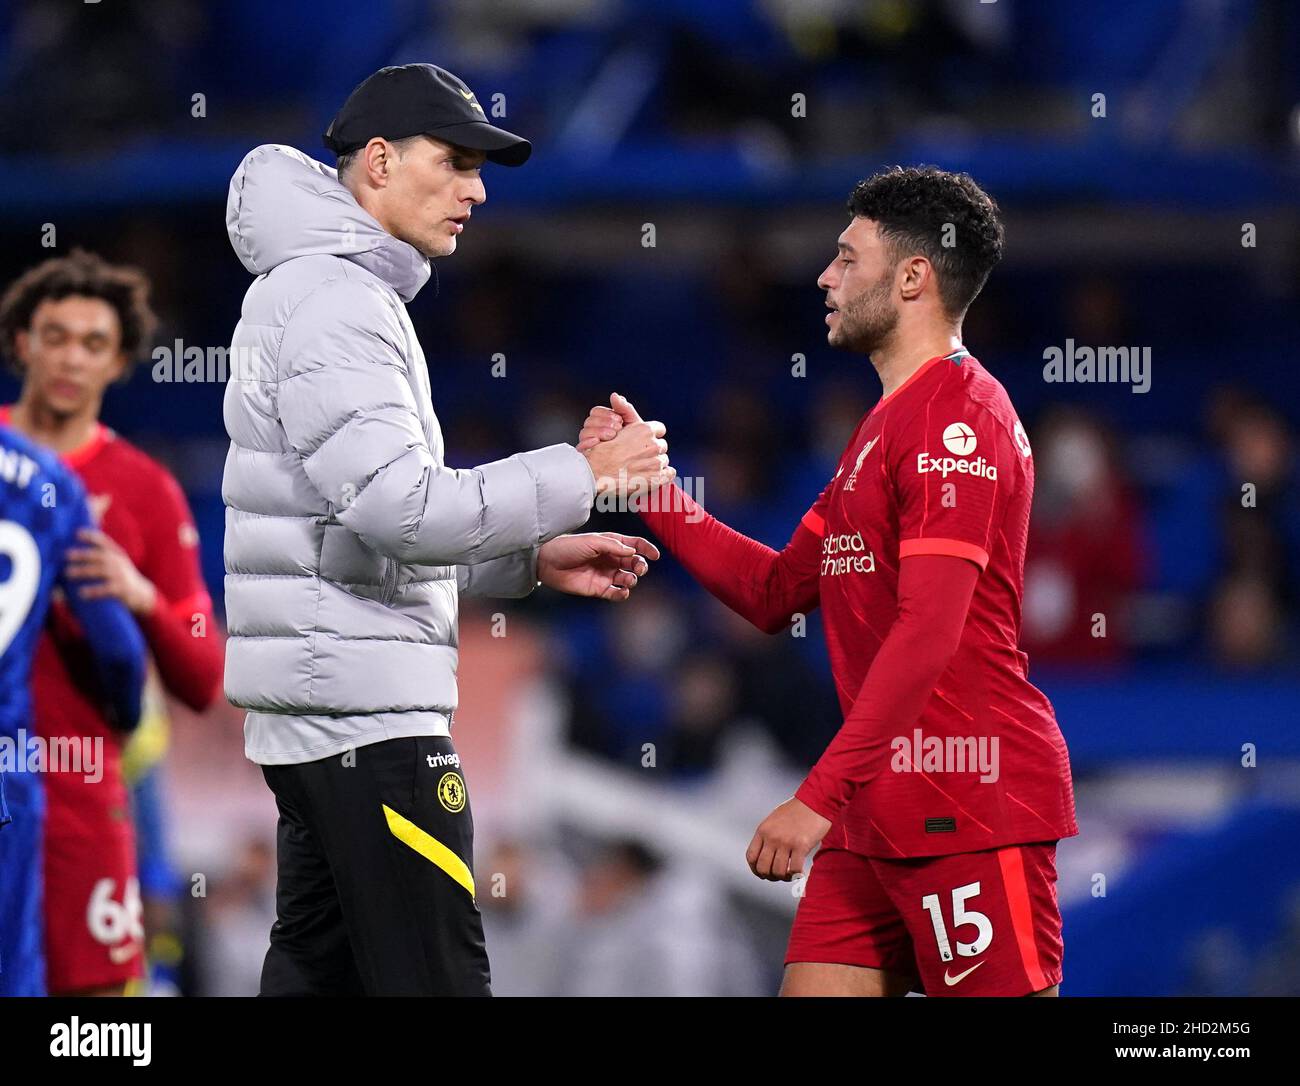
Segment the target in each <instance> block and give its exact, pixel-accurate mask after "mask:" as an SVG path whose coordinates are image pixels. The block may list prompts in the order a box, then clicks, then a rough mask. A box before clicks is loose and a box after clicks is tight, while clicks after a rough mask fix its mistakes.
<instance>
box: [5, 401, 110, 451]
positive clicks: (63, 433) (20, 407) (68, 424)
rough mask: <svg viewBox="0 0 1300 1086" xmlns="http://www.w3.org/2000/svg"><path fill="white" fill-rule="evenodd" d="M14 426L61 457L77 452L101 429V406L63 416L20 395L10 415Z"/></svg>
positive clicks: (11, 423)
mask: <svg viewBox="0 0 1300 1086" xmlns="http://www.w3.org/2000/svg"><path fill="white" fill-rule="evenodd" d="M9 422H10V425H12V426H13V428H14V429H15V430H17V431H18V432H19V433H21V434H25V435H26V436H27V437H30V438H31V439H32V440H33V441H35V442H36V443H37V444H38V445H44V446H45V447H46V448H47V449H50V450H52V451H54V452H56V453H58V454H59V455H60V456H66V455H67V454H68V453H70V452H76V450H77V449H79V448H81V447H82V446H83V445H85V444H86V442H88V441H90V439H91V438H93V437H94V436H95V433H96V431H97V430H98V429H99V405H98V404H95V405H92V406H90V407H87V408H86V409H84V410H82V411H78V412H77V413H76V414H73V415H61V414H58V413H57V412H54V411H51V410H50V409H49V408H48V407H46V406H45V405H44V404H42V403H40V402H39V401H37V400H34V399H31V398H29V397H26V396H23V397H20V398H19V400H18V402H17V403H16V404H14V406H13V410H12V411H11V412H10V415H9Z"/></svg>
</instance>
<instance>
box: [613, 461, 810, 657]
mask: <svg viewBox="0 0 1300 1086" xmlns="http://www.w3.org/2000/svg"><path fill="white" fill-rule="evenodd" d="M830 489H831V488H830V485H829V484H828V485H827V487H826V489H825V490H823V491H822V493H821V496H820V497H819V498H818V499H817V501H816V502H814V503H813V506H812V508H811V509H809V510H808V512H807V513H805V514H804V515H803V519H802V520H801V521H800V523H799V524H798V525H796V526H795V530H794V534H793V535H792V536H791V537H790V542H789V543H787V544H786V545H785V546H784V547H783V548H782V549H781V550H779V551H774V550H773V549H772V548H771V547H767V546H764V545H763V544H762V543H759V542H758V541H757V540H753V539H750V538H749V537H748V536H746V535H741V534H740V533H739V532H737V531H735V530H734V529H732V528H729V527H728V526H727V525H725V524H723V523H722V522H721V521H720V520H717V519H716V518H714V517H712V516H710V515H709V514H708V513H706V512H705V511H704V508H703V507H702V506H701V505H699V504H698V503H697V502H696V501H695V500H694V499H693V498H692V497H691V496H690V495H689V494H687V493H686V492H685V491H683V490H682V489H681V488H680V487H678V486H675V485H674V486H671V487H663V488H661V489H660V490H658V491H657V492H656V493H655V494H653V495H651V496H650V498H649V499H648V500H646V501H643V503H642V508H641V509H639V510H638V512H639V513H640V515H641V519H642V520H644V521H645V523H646V525H647V527H649V528H650V530H651V531H653V532H654V533H655V535H657V536H658V537H659V540H660V542H662V543H663V545H664V546H665V547H666V548H667V549H668V550H669V551H671V552H672V553H673V555H674V556H675V557H676V558H677V560H678V561H679V562H681V563H682V565H683V566H685V567H686V570H687V572H689V573H690V574H691V576H692V577H694V578H695V579H696V581H698V582H699V584H700V586H701V587H703V588H705V589H707V590H708V591H709V592H710V593H712V594H713V595H714V596H715V597H716V598H717V599H718V600H720V601H721V602H722V603H724V604H726V605H727V606H728V607H730V608H731V609H732V610H733V611H735V612H736V613H737V614H738V615H740V616H741V617H743V618H745V619H747V620H748V621H750V622H752V623H753V624H754V625H755V626H757V627H758V628H759V629H761V630H763V631H764V632H765V633H776V632H778V631H779V630H782V629H784V628H786V627H787V626H788V625H789V623H790V620H791V618H792V617H793V616H794V614H795V613H796V612H807V611H811V610H812V609H813V608H815V607H816V606H817V604H818V585H819V578H820V575H821V566H820V560H821V546H822V543H821V540H822V536H823V535H825V532H826V525H825V518H824V511H825V508H826V503H827V501H828V500H829V495H830Z"/></svg>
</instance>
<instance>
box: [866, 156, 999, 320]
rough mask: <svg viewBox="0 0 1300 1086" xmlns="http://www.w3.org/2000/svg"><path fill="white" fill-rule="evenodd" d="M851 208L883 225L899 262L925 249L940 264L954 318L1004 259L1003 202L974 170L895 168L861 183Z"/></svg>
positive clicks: (941, 289) (942, 294)
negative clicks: (977, 178) (979, 181)
mask: <svg viewBox="0 0 1300 1086" xmlns="http://www.w3.org/2000/svg"><path fill="white" fill-rule="evenodd" d="M848 211H849V214H850V215H852V216H854V217H856V218H861V219H870V220H871V221H872V222H876V223H879V224H880V236H881V238H882V239H883V240H885V241H886V242H888V243H889V245H890V247H891V249H892V251H893V254H894V258H895V260H900V259H902V258H903V257H905V256H909V255H912V254H916V253H919V254H920V255H921V256H924V257H925V258H926V259H927V260H929V261H930V263H931V264H932V265H934V268H935V270H936V271H937V272H938V273H939V297H940V298H941V299H942V301H943V306H944V309H945V310H946V311H947V313H948V315H949V316H950V317H953V318H954V319H960V318H961V317H962V316H963V315H964V314H965V312H966V310H967V309H968V308H969V307H970V304H971V302H973V301H974V300H975V297H976V295H978V294H979V292H980V290H981V289H982V288H983V286H984V282H985V280H987V279H988V277H989V272H991V271H992V270H993V268H994V265H996V264H997V262H998V261H999V260H1001V259H1002V240H1003V234H1002V218H1001V216H1000V215H999V213H998V205H997V204H996V203H995V202H994V200H993V198H992V197H991V196H990V195H989V194H988V193H987V192H985V191H984V190H983V189H982V188H980V187H979V185H977V184H976V183H975V181H974V179H973V178H971V176H970V175H969V174H965V173H949V172H948V171H947V170H941V169H939V168H938V167H937V166H907V167H904V166H894V167H891V168H890V169H888V170H882V171H881V172H880V173H877V174H874V175H872V176H871V177H868V178H867V179H866V180H865V181H859V182H858V183H857V184H856V185H855V186H854V188H853V192H852V193H850V194H849V202H848ZM945 228H947V229H945ZM945 242H946V244H945Z"/></svg>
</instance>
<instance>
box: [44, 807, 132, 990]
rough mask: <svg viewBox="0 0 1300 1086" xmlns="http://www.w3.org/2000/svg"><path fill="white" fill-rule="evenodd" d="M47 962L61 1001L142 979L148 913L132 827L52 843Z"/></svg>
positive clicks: (48, 858) (47, 872)
mask: <svg viewBox="0 0 1300 1086" xmlns="http://www.w3.org/2000/svg"><path fill="white" fill-rule="evenodd" d="M45 957H46V980H47V985H48V987H49V990H50V992H51V993H52V994H56V995H57V994H59V993H66V992H76V991H80V990H82V989H86V988H102V987H107V986H110V985H117V984H121V983H123V982H125V981H128V980H131V979H133V978H136V977H139V976H141V975H142V974H143V968H142V965H143V957H144V924H143V906H142V904H141V901H140V882H139V880H138V878H137V877H136V869H135V838H134V835H133V833H132V831H131V828H130V826H129V824H128V825H121V826H107V827H104V829H103V830H102V831H101V832H98V833H95V834H68V835H65V836H62V837H53V836H50V835H47V837H46V841H45Z"/></svg>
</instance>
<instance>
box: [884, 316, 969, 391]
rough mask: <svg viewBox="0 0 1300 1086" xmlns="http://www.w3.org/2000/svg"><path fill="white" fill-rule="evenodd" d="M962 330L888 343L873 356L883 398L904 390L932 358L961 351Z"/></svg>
mask: <svg viewBox="0 0 1300 1086" xmlns="http://www.w3.org/2000/svg"><path fill="white" fill-rule="evenodd" d="M961 345H962V343H961V329H960V328H958V329H953V330H947V331H944V332H940V333H935V334H934V335H932V336H926V337H924V338H922V339H914V340H910V341H909V342H906V343H902V342H896V343H887V344H885V345H884V346H883V347H880V348H879V349H878V350H875V351H872V352H871V364H872V365H873V366H874V367H875V368H876V375H877V376H878V377H879V378H880V384H881V386H882V388H881V397H882V398H883V397H885V396H888V395H889V394H890V393H892V392H894V391H895V390H896V389H898V388H900V387H902V385H903V383H904V382H905V381H907V379H908V378H909V377H911V376H912V374H914V373H915V372H916V371H917V370H919V369H920V368H921V367H922V366H924V365H925V364H926V363H927V362H929V361H930V359H932V358H942V357H943V356H945V355H949V354H952V352H953V351H958V350H961Z"/></svg>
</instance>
